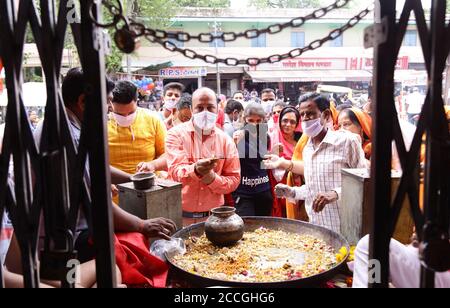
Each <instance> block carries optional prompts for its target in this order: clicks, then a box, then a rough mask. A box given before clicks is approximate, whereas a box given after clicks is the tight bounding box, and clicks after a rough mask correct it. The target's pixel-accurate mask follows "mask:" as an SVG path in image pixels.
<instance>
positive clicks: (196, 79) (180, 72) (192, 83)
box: [158, 67, 208, 93]
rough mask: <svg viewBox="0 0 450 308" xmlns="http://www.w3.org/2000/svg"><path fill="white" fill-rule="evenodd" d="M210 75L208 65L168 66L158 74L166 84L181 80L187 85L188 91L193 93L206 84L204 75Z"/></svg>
mask: <svg viewBox="0 0 450 308" xmlns="http://www.w3.org/2000/svg"><path fill="white" fill-rule="evenodd" d="M207 75H208V70H207V68H206V67H168V68H164V69H160V70H159V73H158V76H159V78H160V79H161V80H162V81H163V83H164V85H166V84H168V83H170V82H179V83H182V84H183V85H184V86H185V87H186V92H189V93H192V92H194V91H195V90H196V89H198V88H201V87H203V86H204V77H206V76H207Z"/></svg>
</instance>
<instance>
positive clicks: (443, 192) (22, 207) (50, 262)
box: [0, 0, 450, 288]
mask: <svg viewBox="0 0 450 308" xmlns="http://www.w3.org/2000/svg"><path fill="white" fill-rule="evenodd" d="M17 3H18V7H16V6H15V4H17ZM55 3H56V1H55V0H39V4H40V10H38V9H37V7H36V5H35V1H32V0H20V1H19V0H2V1H0V57H1V58H2V60H3V63H4V66H5V70H6V86H7V88H8V107H7V108H8V109H7V118H6V128H5V134H4V140H3V149H2V153H1V155H0V217H1V215H2V214H3V212H4V209H5V208H6V209H7V210H8V212H9V213H10V215H11V218H12V221H13V225H14V229H15V234H16V236H17V239H18V243H19V246H20V249H21V253H22V268H23V274H24V277H25V279H24V282H25V286H26V287H29V288H35V287H38V285H39V278H40V276H41V275H42V276H44V277H45V278H50V279H56V280H60V281H61V282H62V286H64V287H73V283H68V282H67V279H66V274H67V268H66V264H67V261H68V260H70V259H73V258H75V257H76V254H75V252H74V251H73V234H74V232H75V225H76V222H77V218H78V214H79V211H80V206H79V205H80V204H81V205H82V207H81V210H82V211H83V212H84V214H85V216H86V217H87V219H88V222H89V226H90V231H91V236H92V239H93V240H94V242H95V249H96V253H97V258H96V268H97V283H98V286H99V287H114V286H115V285H116V281H115V277H116V276H115V266H114V250H113V239H112V235H113V232H112V218H111V209H110V205H111V199H110V198H111V197H110V193H109V184H110V176H109V166H108V155H109V153H108V146H107V138H106V133H107V130H106V116H105V115H106V98H105V95H106V93H105V92H106V90H105V88H106V87H105V72H104V67H105V64H104V56H103V54H104V38H103V34H102V33H103V32H102V31H101V29H100V28H98V27H97V26H96V24H95V23H93V21H92V19H91V15H93V16H94V18H96V20H97V21H100V19H101V18H100V17H99V15H100V14H99V13H100V12H101V11H100V10H101V7H100V4H98V3H97V2H95V3H93V2H92V1H91V0H80V1H79V4H80V8H81V23H80V24H77V23H72V24H70V28H71V30H72V33H73V36H74V41H75V44H76V46H77V50H78V53H79V55H80V59H81V62H82V67H83V69H84V73H85V76H86V77H85V78H86V79H85V94H86V110H85V114H84V121H83V122H84V123H83V127H82V133H81V138H80V142H79V146H78V147H76V146H75V143H74V140H73V139H72V136H71V133H70V128H69V124H68V119H67V115H66V112H65V109H64V104H63V100H62V96H61V91H60V83H61V78H60V70H61V58H62V51H63V46H64V37H65V35H66V32H67V28H68V26H69V25H68V23H67V14H68V13H69V8H68V6H67V4H68V0H60V1H59V3H60V4H59V7H58V11H56V6H55ZM91 5H92V6H91ZM91 8H92V9H93V12H91V11H90V10H91ZM445 9H446V1H445V0H433V6H432V13H431V16H432V17H431V27H430V28H429V27H428V26H427V24H426V19H425V13H424V10H423V8H422V5H421V1H420V0H406V3H405V6H404V8H403V11H402V14H401V17H400V20H399V21H397V19H396V1H395V0H376V13H375V14H376V25H375V30H376V31H374V33H376V34H375V35H374V36H375V43H374V45H375V74H374V76H375V77H374V89H375V90H374V101H375V104H374V112H373V115H374V123H375V124H374V125H375V128H374V134H373V155H372V178H373V181H372V190H373V192H374V193H373V198H372V204H373V214H374V215H373V217H374V219H373V230H372V233H371V243H370V247H371V248H370V257H371V258H372V259H377V260H379V261H380V263H381V265H382V268H381V277H380V280H379V281H375V282H373V283H372V284H371V286H372V287H387V286H388V282H389V243H390V239H391V236H392V233H393V230H394V227H395V225H396V222H397V220H398V216H399V213H400V210H401V206H402V203H403V200H404V199H405V197H406V196H408V197H409V200H410V203H411V211H412V214H413V216H414V220H415V224H416V228H417V232H418V235H419V237H420V239H421V241H422V245H421V254H422V259H423V264H424V266H423V277H422V286H423V287H432V286H433V282H434V272H435V271H444V270H447V269H448V268H449V267H450V266H449V260H450V253H449V242H448V238H449V191H450V189H449V183H450V181H449V179H448V175H449V174H450V161H449V160H450V153H449V133H448V127H447V122H446V120H445V116H444V110H443V101H442V95H441V94H442V72H443V70H444V68H445V60H446V59H447V56H448V54H449V51H450V25H447V24H446V21H445ZM412 11H414V13H415V16H416V19H417V25H418V29H419V35H420V41H421V44H422V49H423V54H424V58H425V62H426V68H427V72H428V75H429V90H428V95H427V98H426V102H425V105H424V107H423V111H422V114H421V117H420V121H419V124H418V128H417V132H416V135H415V137H414V141H413V144H412V147H411V150H410V151H409V152H407V150H406V147H405V143H404V141H403V138H402V134H401V128H400V124H399V121H398V120H397V113H396V110H395V104H394V97H393V93H394V70H395V62H396V59H397V57H398V53H399V50H400V47H401V44H402V40H403V37H404V35H405V32H406V29H407V25H408V20H409V18H410V15H411V12H412ZM91 13H93V14H91ZM27 25H29V26H30V28H31V30H32V32H33V36H34V39H35V41H36V45H37V48H38V51H39V55H40V58H41V62H42V66H43V69H44V72H45V76H46V84H47V93H48V101H47V106H46V118H45V124H44V129H43V134H42V140H41V143H40V147H39V149H38V148H37V146H36V144H35V141H34V139H33V135H32V132H31V129H30V126H29V122H28V119H27V114H26V110H25V107H24V104H23V98H22V97H23V96H22V92H21V89H22V83H23V77H22V69H23V48H24V42H25V32H26V28H27ZM97 25H98V24H97ZM424 134H425V135H426V143H427V146H426V149H427V151H426V161H425V166H426V167H425V177H424V179H425V200H424V208H425V210H424V212H422V211H421V209H420V206H419V179H420V176H419V175H418V165H419V163H418V162H419V154H420V150H421V145H422V139H423V135H424ZM392 140H395V142H396V145H397V148H398V152H399V156H400V160H401V165H402V169H403V178H402V180H401V183H400V187H399V189H398V191H397V194H396V196H395V198H394V201H393V202H392V200H391V184H390V181H388V180H387V179H389V178H390V176H391V163H390V162H391V158H392V153H391V152H392V151H391V143H392ZM11 158H12V159H13V161H14V184H13V183H12V182H11V181H9V180H8V166H9V162H10V159H11ZM87 159H89V163H90V171H89V173H90V174H89V175H90V177H89V178H90V181H89V183H88V179H87V177H86V174H85V173H84V170H85V165H86V161H87ZM89 185H90V186H89ZM41 213H43V215H42V216H43V218H44V222H45V234H46V235H45V245H44V246H45V248H44V251H43V252H42V254H41V258H40V260H41V266H40V267H41V268H40V272H39V270H38V267H37V253H38V252H37V247H38V245H37V243H38V238H39V236H38V234H39V222H40V217H41ZM1 270H2V267H1V266H0V287H2V286H3V280H2V275H1V273H2V272H1Z"/></svg>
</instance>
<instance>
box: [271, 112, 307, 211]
mask: <svg viewBox="0 0 450 308" xmlns="http://www.w3.org/2000/svg"><path fill="white" fill-rule="evenodd" d="M274 110H275V107H274ZM299 125H300V113H299V112H298V110H297V109H296V108H294V107H292V106H288V107H285V108H284V109H283V110H281V112H280V115H279V120H278V129H275V130H273V131H272V133H271V134H270V140H271V149H270V151H271V153H273V154H276V155H278V156H280V157H283V158H284V159H286V160H291V159H292V156H293V154H294V149H295V146H296V144H297V142H298V141H299V140H300V138H301V136H302V133H301V132H298V131H297V128H298V126H299ZM291 171H292V170H283V169H275V170H272V175H273V177H272V183H271V184H272V187H275V186H276V185H278V184H286V183H287V174H288V173H289V172H291ZM272 214H273V216H276V217H285V216H286V200H284V199H274V204H273V213H272Z"/></svg>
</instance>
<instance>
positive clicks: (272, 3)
mask: <svg viewBox="0 0 450 308" xmlns="http://www.w3.org/2000/svg"><path fill="white" fill-rule="evenodd" d="M251 4H252V5H254V6H256V7H257V8H277V9H288V8H289V9H303V8H318V7H320V5H321V1H320V0H252V1H251Z"/></svg>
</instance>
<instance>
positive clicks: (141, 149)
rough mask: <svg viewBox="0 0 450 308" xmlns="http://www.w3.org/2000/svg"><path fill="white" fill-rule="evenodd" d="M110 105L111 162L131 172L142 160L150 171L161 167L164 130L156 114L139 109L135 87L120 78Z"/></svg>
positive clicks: (132, 172) (162, 165)
mask: <svg viewBox="0 0 450 308" xmlns="http://www.w3.org/2000/svg"><path fill="white" fill-rule="evenodd" d="M112 106H113V112H112V113H111V114H110V119H109V122H108V141H109V153H110V154H109V155H110V164H111V165H112V166H114V167H116V168H118V169H120V170H122V171H125V172H127V173H130V174H134V173H136V172H137V168H138V165H139V164H140V163H143V162H145V163H146V164H147V168H146V169H147V170H149V171H157V170H164V169H165V168H166V161H165V158H164V152H165V139H166V129H165V127H164V124H163V123H162V122H161V121H160V120H159V119H158V118H157V116H155V115H153V114H152V113H151V112H150V111H148V110H146V109H142V108H138V106H137V88H136V86H135V85H134V84H133V83H131V82H129V81H119V82H118V83H117V84H116V87H115V89H114V91H113V100H112Z"/></svg>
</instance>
